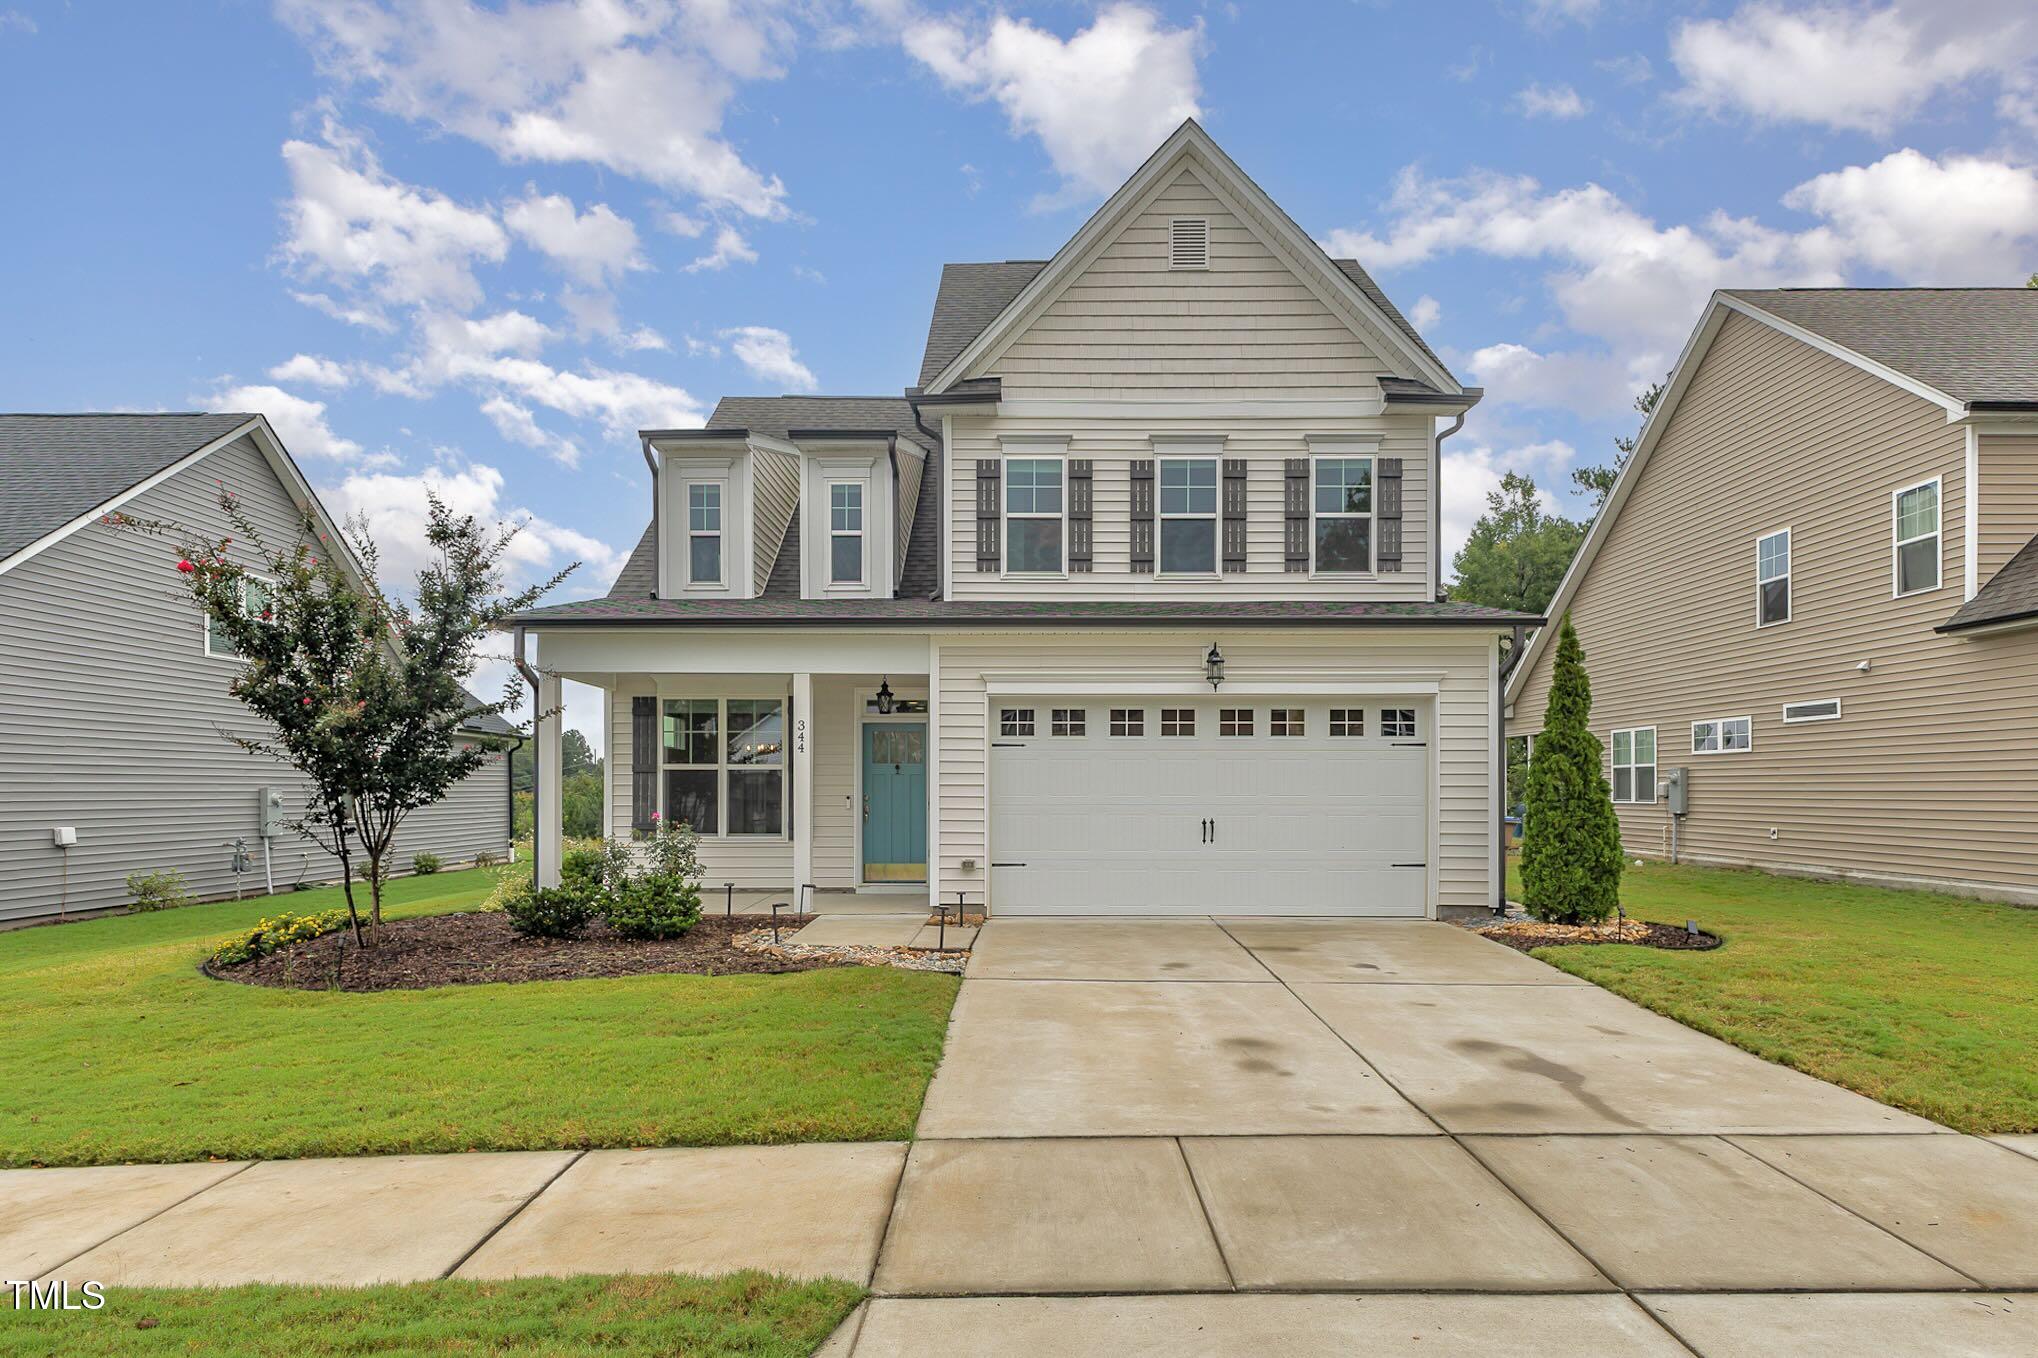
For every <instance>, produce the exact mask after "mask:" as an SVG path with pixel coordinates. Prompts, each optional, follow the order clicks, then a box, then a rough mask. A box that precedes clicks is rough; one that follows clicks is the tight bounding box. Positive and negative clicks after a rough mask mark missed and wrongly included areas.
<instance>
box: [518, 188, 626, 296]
mask: <svg viewBox="0 0 2038 1358" xmlns="http://www.w3.org/2000/svg"><path fill="white" fill-rule="evenodd" d="M502 219H503V222H504V224H505V225H507V226H508V227H509V229H510V230H511V231H514V232H515V233H516V234H517V235H518V236H519V237H520V238H521V239H522V240H523V241H524V242H525V243H527V244H529V245H531V246H532V247H534V248H535V249H537V250H538V251H540V252H541V253H543V254H545V255H546V256H548V257H550V258H551V259H552V261H553V262H554V263H556V264H557V265H558V266H559V267H560V268H561V269H563V270H565V272H566V273H567V274H568V275H569V276H571V277H572V278H574V279H577V280H578V281H579V282H581V283H582V284H585V285H586V286H588V287H601V286H605V285H608V284H610V283H613V282H614V281H615V280H616V279H618V278H620V277H622V276H623V274H625V273H627V272H629V271H630V270H632V269H642V268H644V267H645V264H644V256H643V254H642V252H641V251H640V250H639V249H638V246H637V228H636V227H635V226H633V225H632V224H631V223H630V221H629V219H628V218H626V217H620V216H618V215H616V213H615V211H614V210H613V209H611V208H610V207H609V205H608V204H607V203H596V204H594V205H593V206H592V207H590V208H588V209H587V210H586V211H585V212H576V211H575V210H574V207H573V200H572V199H571V198H568V197H567V196H566V195H565V194H563V193H553V194H540V193H539V192H538V191H537V190H536V189H535V188H530V187H528V186H527V187H526V188H525V191H524V196H523V197H522V198H520V199H518V200H516V201H515V202H513V203H511V204H510V205H509V206H508V207H507V208H505V209H504V210H503V214H502Z"/></svg>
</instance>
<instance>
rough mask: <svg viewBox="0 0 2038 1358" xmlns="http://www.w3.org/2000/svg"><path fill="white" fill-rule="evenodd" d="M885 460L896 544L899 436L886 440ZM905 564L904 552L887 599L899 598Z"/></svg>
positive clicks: (895, 564)
mask: <svg viewBox="0 0 2038 1358" xmlns="http://www.w3.org/2000/svg"><path fill="white" fill-rule="evenodd" d="M913 418H914V419H915V420H918V419H919V418H920V412H919V411H917V410H916V411H914V412H913ZM885 460H886V461H887V462H889V463H891V467H892V522H891V525H890V527H891V530H892V541H893V542H895V543H896V542H897V541H898V540H899V511H900V510H901V509H902V508H903V506H902V505H901V504H900V502H899V436H898V435H897V434H894V435H892V436H891V437H890V438H888V439H886V440H885ZM920 474H921V476H922V477H923V478H924V477H925V476H926V474H927V469H926V468H925V467H924V466H923V467H922V468H921V469H920ZM905 564H906V561H905V554H904V553H903V552H902V553H900V554H899V560H897V561H894V562H893V563H892V592H891V594H890V595H887V596H886V597H888V598H895V597H897V595H898V592H899V571H900V570H901V569H903V568H904V567H905Z"/></svg>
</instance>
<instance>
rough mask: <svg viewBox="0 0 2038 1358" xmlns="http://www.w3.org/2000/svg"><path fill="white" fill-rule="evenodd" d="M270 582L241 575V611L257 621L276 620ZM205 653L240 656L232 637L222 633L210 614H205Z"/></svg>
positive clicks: (254, 576) (257, 577)
mask: <svg viewBox="0 0 2038 1358" xmlns="http://www.w3.org/2000/svg"><path fill="white" fill-rule="evenodd" d="M272 588H273V585H272V582H270V581H268V580H264V579H263V578H261V577H260V576H257V575H243V576H242V577H241V611H242V612H243V613H245V614H246V615H247V616H249V617H251V618H253V619H255V620H256V621H257V622H274V621H276V596H275V595H274V594H273V593H272V592H271V590H272ZM205 653H206V654H207V655H216V656H219V657H220V658H221V659H225V660H236V659H239V658H240V654H241V653H240V652H239V651H237V650H235V649H234V643H233V638H232V637H229V636H227V635H225V634H224V633H222V632H221V631H220V630H219V628H218V626H217V625H215V624H214V622H213V620H212V614H210V613H207V614H206V615H205Z"/></svg>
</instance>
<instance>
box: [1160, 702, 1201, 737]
mask: <svg viewBox="0 0 2038 1358" xmlns="http://www.w3.org/2000/svg"><path fill="white" fill-rule="evenodd" d="M1161 734H1162V735H1164V736H1193V735H1195V734H1196V709H1195V708H1193V707H1163V708H1162V709H1161Z"/></svg>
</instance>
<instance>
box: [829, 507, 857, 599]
mask: <svg viewBox="0 0 2038 1358" xmlns="http://www.w3.org/2000/svg"><path fill="white" fill-rule="evenodd" d="M828 583H829V584H831V585H860V584H862V583H863V482H861V481H835V482H831V483H830V484H829V486H828Z"/></svg>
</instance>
